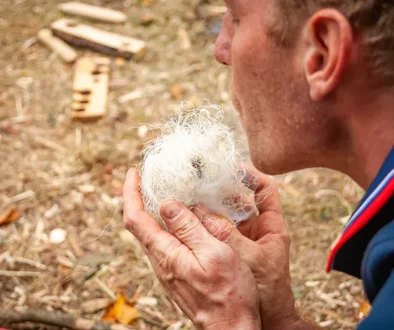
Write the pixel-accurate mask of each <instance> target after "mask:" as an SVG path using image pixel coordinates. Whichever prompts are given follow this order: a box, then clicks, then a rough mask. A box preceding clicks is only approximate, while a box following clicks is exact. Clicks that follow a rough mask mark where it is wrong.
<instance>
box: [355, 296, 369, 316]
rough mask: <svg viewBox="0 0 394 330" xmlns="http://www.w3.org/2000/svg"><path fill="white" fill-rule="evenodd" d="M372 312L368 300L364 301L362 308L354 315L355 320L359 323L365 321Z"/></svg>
mask: <svg viewBox="0 0 394 330" xmlns="http://www.w3.org/2000/svg"><path fill="white" fill-rule="evenodd" d="M370 312H371V305H370V304H369V302H368V301H367V300H363V301H362V302H361V304H360V308H359V309H358V311H357V312H356V313H354V318H355V319H356V320H357V321H361V320H363V319H365V318H366V317H367V316H368V315H369V313H370Z"/></svg>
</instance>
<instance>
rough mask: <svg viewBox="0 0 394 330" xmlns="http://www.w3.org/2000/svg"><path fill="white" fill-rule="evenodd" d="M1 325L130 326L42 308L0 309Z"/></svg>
mask: <svg viewBox="0 0 394 330" xmlns="http://www.w3.org/2000/svg"><path fill="white" fill-rule="evenodd" d="M0 321H1V325H2V326H3V325H5V324H6V325H7V326H8V325H11V324H15V323H23V322H33V323H42V324H46V325H53V326H58V327H64V328H69V329H72V330H130V329H134V328H132V327H129V326H126V325H121V324H111V323H104V322H97V321H93V320H87V319H83V318H78V317H74V316H72V315H68V314H65V313H59V312H50V311H44V310H27V311H23V312H17V311H11V310H0Z"/></svg>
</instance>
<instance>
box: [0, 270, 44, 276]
mask: <svg viewBox="0 0 394 330" xmlns="http://www.w3.org/2000/svg"><path fill="white" fill-rule="evenodd" d="M40 275H41V273H40V272H27V271H26V272H25V271H12V270H0V276H14V277H36V276H40Z"/></svg>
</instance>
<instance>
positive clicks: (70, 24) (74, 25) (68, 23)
mask: <svg viewBox="0 0 394 330" xmlns="http://www.w3.org/2000/svg"><path fill="white" fill-rule="evenodd" d="M66 25H67V26H68V27H76V26H78V23H76V22H67V24H66Z"/></svg>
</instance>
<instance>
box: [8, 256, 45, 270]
mask: <svg viewBox="0 0 394 330" xmlns="http://www.w3.org/2000/svg"><path fill="white" fill-rule="evenodd" d="M12 259H13V260H14V261H16V262H18V263H21V264H26V265H30V266H33V267H36V268H38V269H42V270H45V269H47V266H45V265H44V264H42V263H40V262H37V261H34V260H31V259H26V258H22V257H12Z"/></svg>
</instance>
